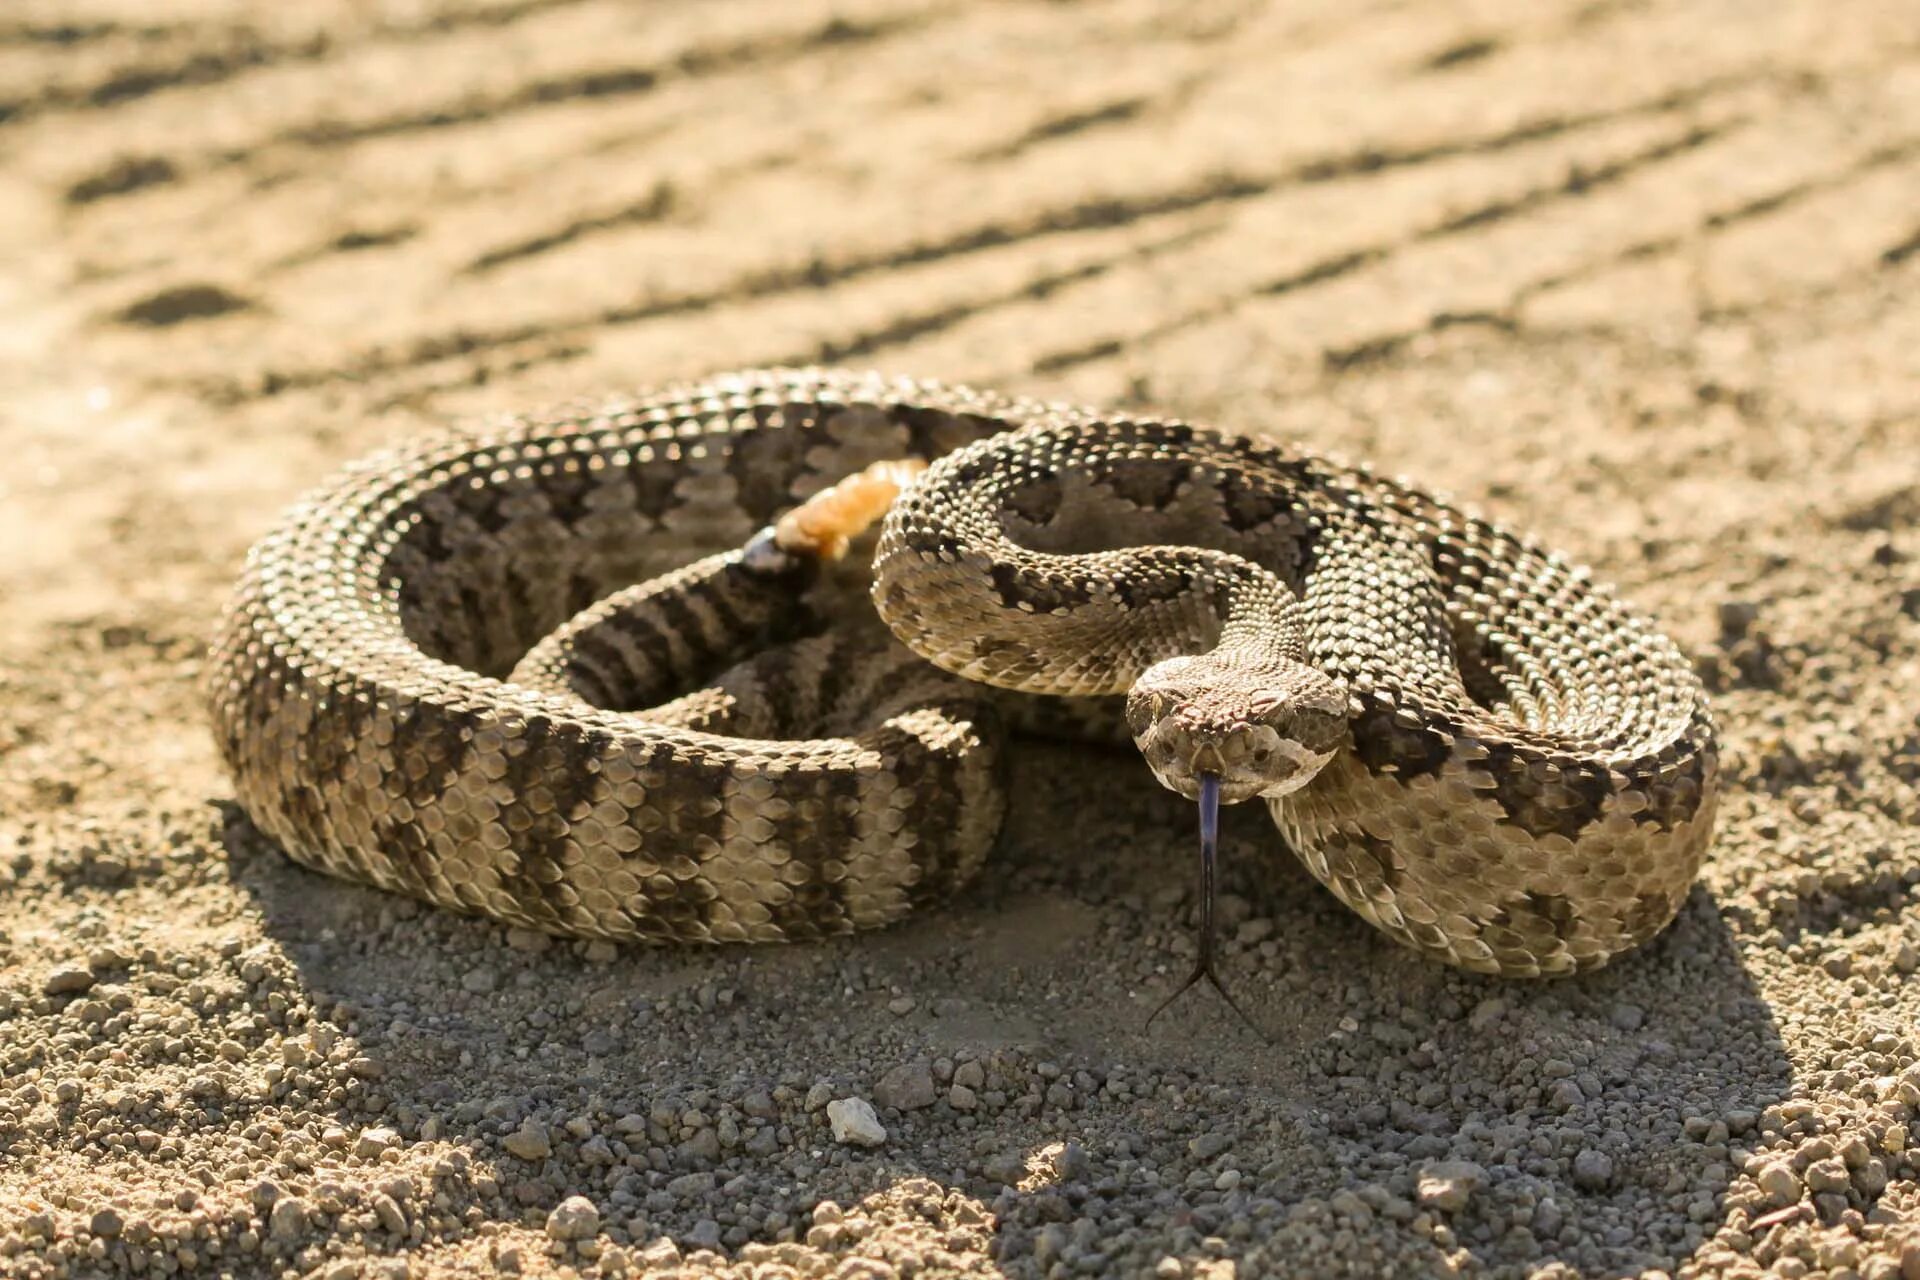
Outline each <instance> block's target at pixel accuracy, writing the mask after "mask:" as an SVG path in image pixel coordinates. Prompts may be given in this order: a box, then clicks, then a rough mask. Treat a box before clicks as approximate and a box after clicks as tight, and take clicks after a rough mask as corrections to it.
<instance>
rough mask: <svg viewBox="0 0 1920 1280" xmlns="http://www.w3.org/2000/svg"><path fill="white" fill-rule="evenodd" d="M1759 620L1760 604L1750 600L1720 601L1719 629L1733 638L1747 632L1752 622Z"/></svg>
mask: <svg viewBox="0 0 1920 1280" xmlns="http://www.w3.org/2000/svg"><path fill="white" fill-rule="evenodd" d="M1759 620H1760V606H1759V605H1757V604H1755V603H1754V602H1753V601H1751V600H1722V601H1721V602H1720V630H1722V631H1724V632H1725V633H1726V634H1727V635H1728V636H1730V637H1732V638H1734V639H1738V638H1739V637H1741V636H1743V635H1745V634H1747V632H1748V630H1749V629H1751V628H1752V626H1753V624H1754V623H1756V622H1758V621H1759Z"/></svg>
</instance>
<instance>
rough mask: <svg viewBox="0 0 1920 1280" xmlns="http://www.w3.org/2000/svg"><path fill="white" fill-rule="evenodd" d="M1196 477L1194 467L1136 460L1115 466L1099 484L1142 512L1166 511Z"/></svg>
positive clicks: (1174, 463)
mask: <svg viewBox="0 0 1920 1280" xmlns="http://www.w3.org/2000/svg"><path fill="white" fill-rule="evenodd" d="M1192 474H1193V467H1192V465H1191V464H1190V463H1185V462H1175V461H1172V460H1170V459H1136V460H1127V461H1119V462H1115V463H1114V464H1113V469H1112V470H1110V471H1107V472H1106V473H1104V474H1103V475H1101V476H1100V480H1099V482H1100V484H1102V485H1103V486H1105V487H1106V488H1108V489H1111V490H1112V491H1113V492H1115V493H1117V494H1119V495H1120V496H1121V497H1122V498H1125V499H1126V500H1127V501H1128V502H1131V503H1132V504H1133V505H1134V506H1136V507H1139V508H1141V509H1142V510H1149V511H1164V510H1166V509H1167V504H1168V503H1170V502H1172V501H1173V500H1174V498H1175V497H1176V496H1178V494H1179V492H1180V488H1181V486H1182V485H1184V484H1186V482H1187V477H1189V476H1191V475H1192Z"/></svg>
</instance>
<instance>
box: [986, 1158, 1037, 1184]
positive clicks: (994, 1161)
mask: <svg viewBox="0 0 1920 1280" xmlns="http://www.w3.org/2000/svg"><path fill="white" fill-rule="evenodd" d="M980 1172H982V1173H983V1174H985V1175H986V1176H987V1178H988V1179H990V1180H991V1181H994V1182H997V1183H999V1184H1000V1185H1001V1186H1003V1187H1013V1186H1018V1185H1019V1183H1020V1180H1021V1179H1022V1178H1024V1177H1026V1176H1027V1162H1026V1160H1025V1159H1024V1158H1023V1157H1022V1156H1021V1155H1020V1153H1019V1152H1017V1151H1002V1152H1001V1153H1000V1154H999V1155H996V1156H990V1157H988V1159H987V1162H986V1163H985V1164H984V1165H982V1166H981V1167H980Z"/></svg>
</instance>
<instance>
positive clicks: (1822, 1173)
mask: <svg viewBox="0 0 1920 1280" xmlns="http://www.w3.org/2000/svg"><path fill="white" fill-rule="evenodd" d="M1807 1185H1808V1186H1809V1187H1811V1188H1813V1190H1814V1192H1815V1193H1816V1194H1817V1193H1819V1192H1822V1191H1836V1192H1840V1193H1842V1194H1844V1193H1845V1192H1846V1191H1847V1190H1848V1189H1849V1188H1851V1187H1852V1185H1853V1179H1852V1177H1850V1176H1849V1175H1848V1173H1847V1166H1846V1163H1845V1162H1844V1161H1842V1160H1840V1159H1838V1158H1837V1157H1832V1156H1830V1157H1828V1158H1827V1159H1825V1160H1816V1161H1814V1162H1813V1163H1812V1164H1810V1165H1808V1166H1807Z"/></svg>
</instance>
